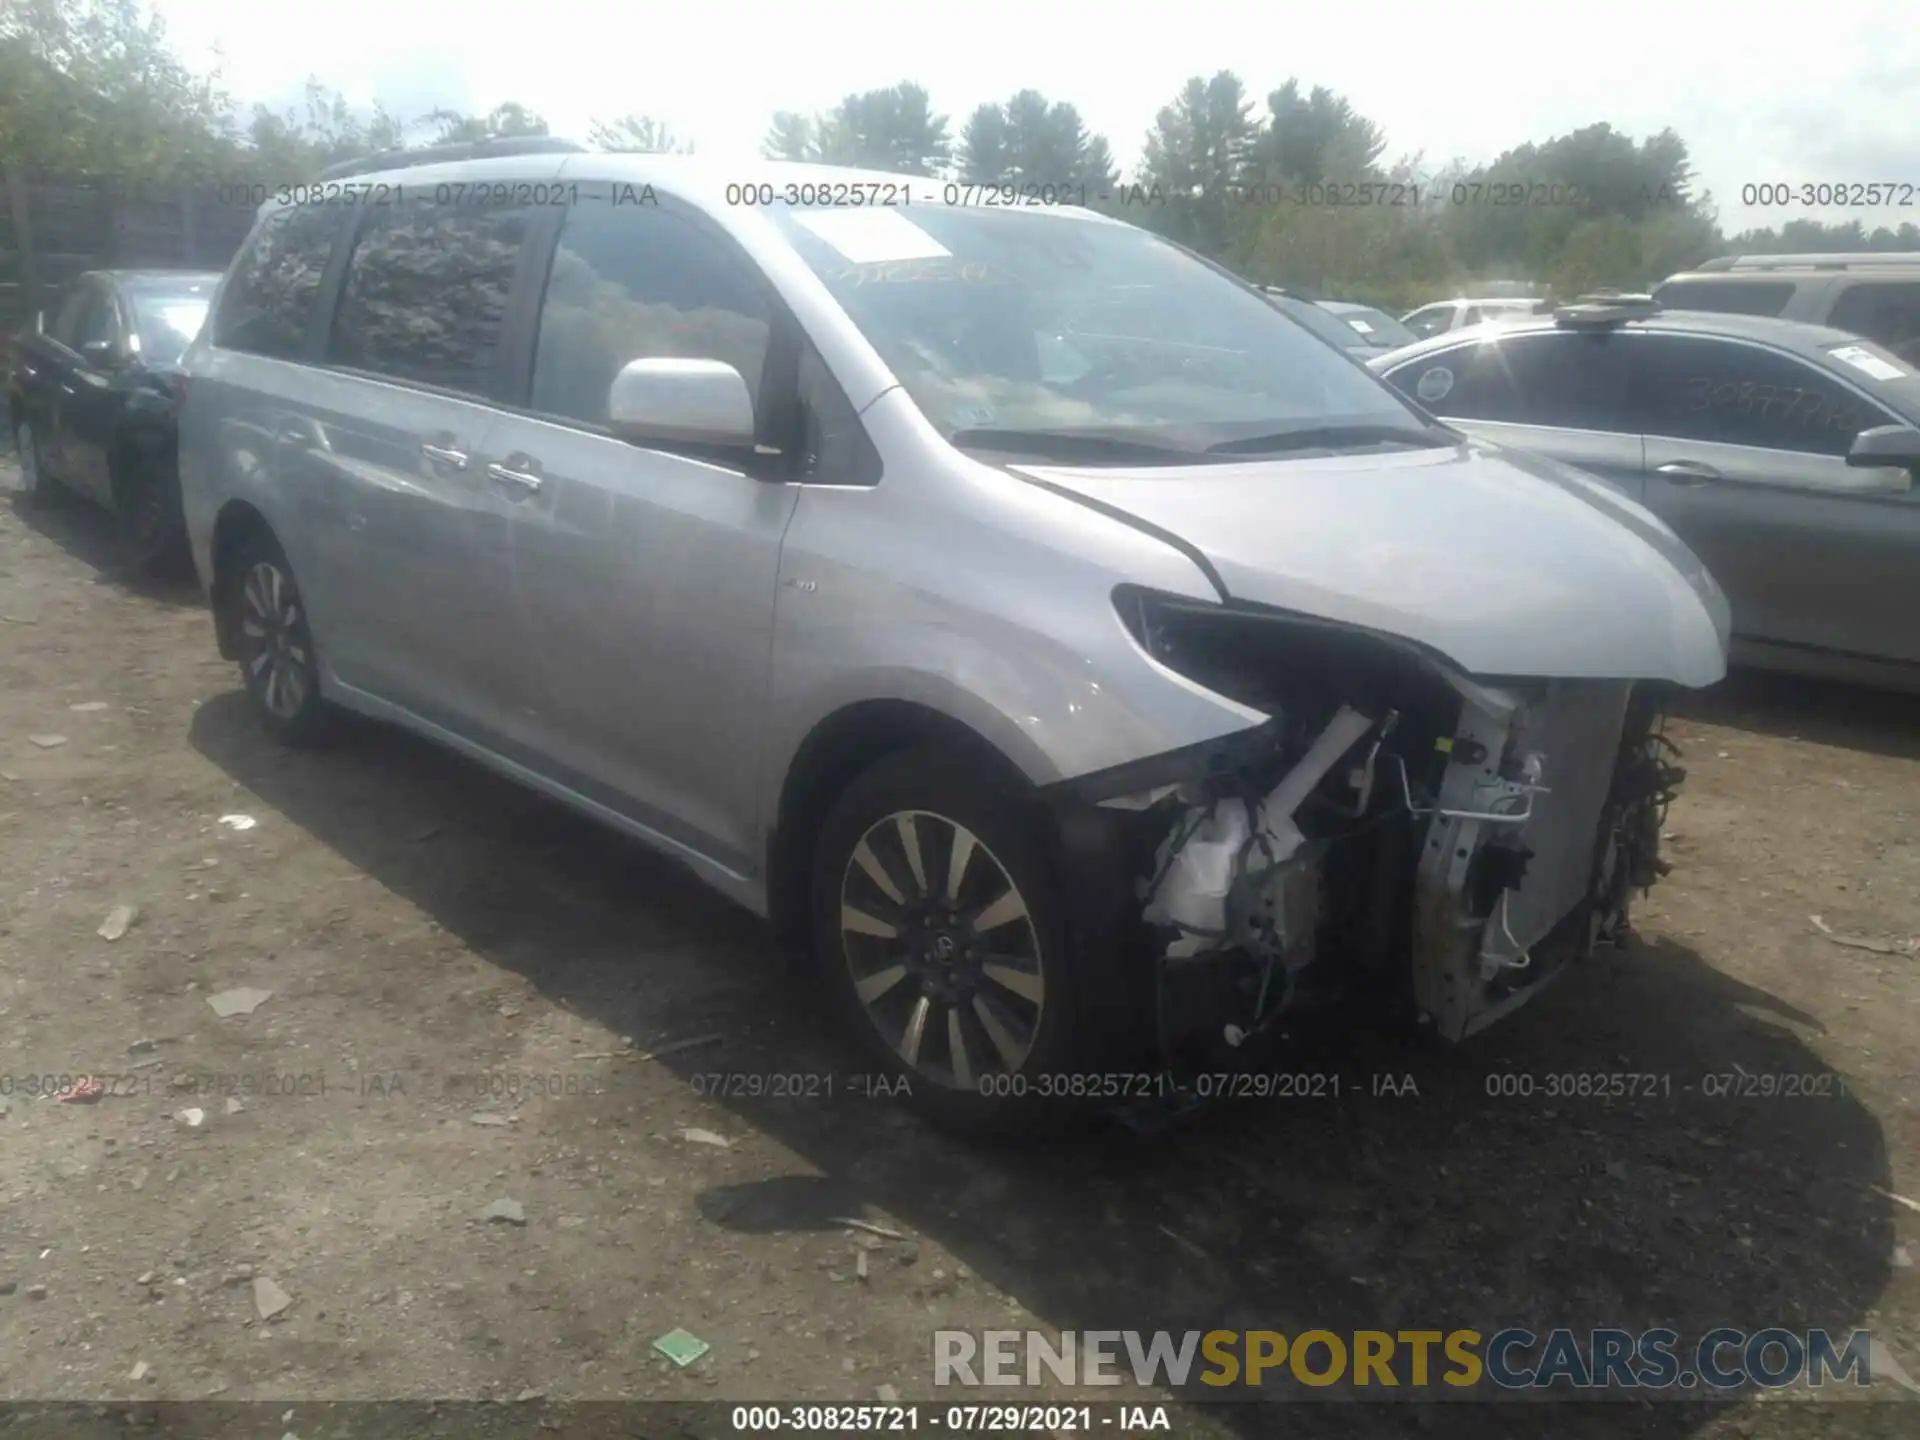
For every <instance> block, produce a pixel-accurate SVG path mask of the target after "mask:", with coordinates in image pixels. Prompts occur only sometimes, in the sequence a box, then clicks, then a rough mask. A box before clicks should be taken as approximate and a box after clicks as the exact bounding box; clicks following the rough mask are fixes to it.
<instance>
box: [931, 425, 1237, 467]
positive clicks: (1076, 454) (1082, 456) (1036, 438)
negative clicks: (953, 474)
mask: <svg viewBox="0 0 1920 1440" xmlns="http://www.w3.org/2000/svg"><path fill="white" fill-rule="evenodd" d="M947 440H948V442H949V443H950V444H952V445H954V446H955V447H957V448H958V449H961V450H991V451H996V452H998V453H1001V454H1012V455H1037V456H1040V457H1042V458H1045V459H1049V460H1131V461H1141V460H1145V461H1149V462H1153V463H1157V464H1161V465H1198V464H1204V463H1205V459H1204V456H1203V455H1202V453H1201V452H1199V451H1196V450H1181V449H1177V448H1176V447H1174V446H1171V445H1155V444H1153V443H1152V442H1151V441H1147V440H1134V439H1131V438H1129V437H1127V436H1124V435H1103V434H1100V433H1098V432H1096V431H1074V430H988V429H968V430H956V431H954V432H953V433H952V434H951V435H949V436H948V437H947Z"/></svg>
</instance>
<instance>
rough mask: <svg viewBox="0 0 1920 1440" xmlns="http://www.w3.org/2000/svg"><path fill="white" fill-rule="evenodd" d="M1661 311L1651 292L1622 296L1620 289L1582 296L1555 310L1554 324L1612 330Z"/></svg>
mask: <svg viewBox="0 0 1920 1440" xmlns="http://www.w3.org/2000/svg"><path fill="white" fill-rule="evenodd" d="M1659 313H1660V302H1659V301H1658V300H1655V299H1654V298H1653V297H1652V296H1651V295H1622V294H1621V293H1620V292H1618V291H1617V290H1610V291H1604V292H1598V293H1595V294H1590V295H1582V296H1581V297H1580V298H1579V299H1578V300H1576V301H1574V302H1573V304H1571V305H1562V306H1560V307H1559V308H1558V309H1557V310H1555V311H1554V312H1553V323H1554V324H1555V325H1557V326H1559V327H1560V328H1561V329H1563V330H1611V329H1613V328H1614V327H1615V326H1618V325H1624V324H1626V323H1627V322H1628V321H1629V320H1645V319H1647V318H1649V317H1650V316H1654V315H1658V314H1659Z"/></svg>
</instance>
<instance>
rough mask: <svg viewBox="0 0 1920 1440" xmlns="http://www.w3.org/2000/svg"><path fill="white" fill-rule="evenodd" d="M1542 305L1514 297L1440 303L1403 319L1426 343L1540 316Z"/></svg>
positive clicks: (1441, 301)
mask: <svg viewBox="0 0 1920 1440" xmlns="http://www.w3.org/2000/svg"><path fill="white" fill-rule="evenodd" d="M1540 304H1541V302H1540V301H1538V300H1530V299H1527V298H1525V297H1521V298H1514V297H1512V296H1507V297H1502V298H1499V299H1490V300H1465V299H1462V300H1436V301H1434V302H1433V304H1431V305H1422V306H1421V307H1420V308H1419V309H1418V310H1414V311H1412V312H1410V313H1409V314H1406V315H1402V316H1401V317H1400V323H1401V324H1402V325H1404V326H1406V327H1407V328H1408V329H1409V330H1411V331H1413V333H1414V334H1415V335H1417V336H1419V337H1420V338H1421V339H1422V340H1427V339H1431V338H1432V337H1433V336H1435V335H1444V334H1445V333H1446V332H1447V331H1449V330H1464V329H1466V328H1467V327H1468V326H1469V325H1479V324H1482V323H1483V322H1485V321H1488V320H1503V319H1518V318H1520V317H1521V316H1525V315H1533V314H1537V313H1538V312H1539V310H1540Z"/></svg>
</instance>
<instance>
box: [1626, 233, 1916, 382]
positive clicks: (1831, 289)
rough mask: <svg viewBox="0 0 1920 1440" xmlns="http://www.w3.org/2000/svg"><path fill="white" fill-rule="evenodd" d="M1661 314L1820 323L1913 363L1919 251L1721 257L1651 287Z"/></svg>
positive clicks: (1914, 356)
mask: <svg viewBox="0 0 1920 1440" xmlns="http://www.w3.org/2000/svg"><path fill="white" fill-rule="evenodd" d="M1653 297H1654V299H1656V300H1658V301H1659V302H1660V303H1661V305H1663V306H1664V307H1666V308H1667V309H1669V310H1718V311H1720V312H1722V313H1723V314H1732V315H1764V316H1769V317H1771V318H1774V319H1778V320H1799V321H1801V322H1803V323H1805V324H1808V325H1825V326H1828V327H1830V328H1832V329H1835V330H1845V331H1847V332H1848V333H1849V334H1853V335H1860V336H1863V337H1865V338H1866V339H1868V340H1876V341H1878V342H1879V343H1880V344H1882V345H1884V346H1886V347H1887V349H1889V350H1891V351H1892V352H1893V353H1894V354H1896V355H1898V356H1899V357H1900V358H1901V359H1903V360H1907V361H1911V362H1914V363H1920V252H1913V251H1900V252H1888V253H1885V254H1879V255H1875V254H1858V255H1839V254H1835V255H1728V256H1724V257H1722V258H1721V259H1718V260H1709V261H1708V262H1707V263H1706V264H1704V265H1702V266H1701V267H1700V268H1699V269H1698V270H1690V271H1688V272H1686V273H1685V274H1683V275H1675V276H1672V277H1671V278H1669V279H1667V280H1665V281H1663V282H1662V283H1661V284H1660V285H1658V286H1657V287H1655V289H1654V292H1653Z"/></svg>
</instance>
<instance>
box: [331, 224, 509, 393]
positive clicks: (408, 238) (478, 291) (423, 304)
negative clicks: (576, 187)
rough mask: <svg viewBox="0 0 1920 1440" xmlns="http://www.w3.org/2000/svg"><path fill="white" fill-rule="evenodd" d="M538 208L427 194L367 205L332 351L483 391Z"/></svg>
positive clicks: (403, 374) (361, 366)
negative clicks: (458, 201)
mask: <svg viewBox="0 0 1920 1440" xmlns="http://www.w3.org/2000/svg"><path fill="white" fill-rule="evenodd" d="M531 226H532V216H531V215H530V214H529V213H528V212H526V211H524V210H504V209H502V210H489V209H480V208H476V207H473V206H458V207H456V206H436V205H429V204H425V203H421V202H414V203H409V204H404V205H390V206H383V207H380V208H378V209H375V210H372V211H369V212H368V214H367V220H366V225H365V228H364V229H363V230H362V231H361V232H360V237H359V239H358V240H357V241H355V243H354V247H353V255H352V257H351V258H350V259H349V260H348V261H347V275H346V279H345V281H344V282H343V283H342V285H341V288H340V304H339V307H338V308H337V309H336V310H335V311H334V316H333V337H332V340H331V342H330V343H329V346H328V350H327V358H328V360H330V361H331V362H332V363H334V364H336V365H349V366H352V367H353V368H354V369H357V370H370V371H372V372H373V373H374V374H376V375H389V376H392V377H393V378H394V379H396V380H411V381H413V382H415V383H417V384H421V385H435V386H439V387H441V388H442V389H447V390H459V391H464V392H466V393H469V394H476V395H479V394H486V393H488V392H489V391H490V390H491V388H492V384H493V378H494V363H493V362H494V358H495V356H496V354H497V353H498V351H499V347H500V331H501V328H502V327H503V326H504V325H505V324H506V318H507V306H508V303H509V301H510V300H511V298H512V294H513V276H514V272H515V271H516V270H517V269H518V268H519V264H520V252H521V250H522V249H523V248H525V245H526V241H527V236H528V234H529V232H530V229H531Z"/></svg>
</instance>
